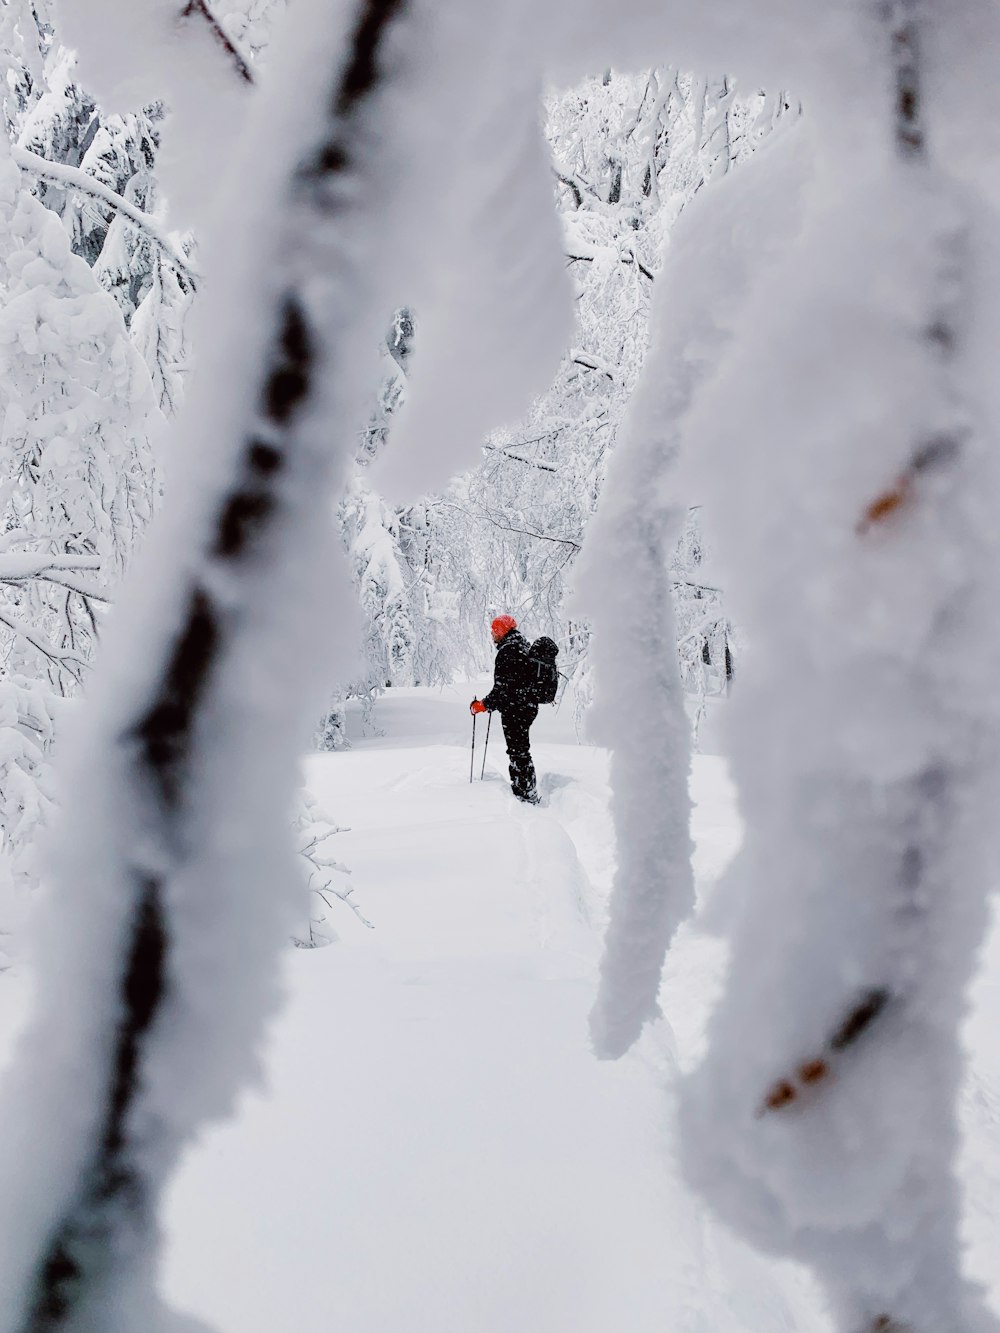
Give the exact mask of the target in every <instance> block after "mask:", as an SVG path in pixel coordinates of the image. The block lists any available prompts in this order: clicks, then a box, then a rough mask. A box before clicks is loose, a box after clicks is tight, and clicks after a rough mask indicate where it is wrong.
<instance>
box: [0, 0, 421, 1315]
mask: <svg viewBox="0 0 1000 1333" xmlns="http://www.w3.org/2000/svg"><path fill="white" fill-rule="evenodd" d="M303 3H305V0H303ZM298 12H299V13H300V16H301V20H300V21H301V27H300V30H299V32H300V48H299V52H298V55H299V60H298V62H297V63H296V64H295V65H294V67H293V68H292V67H290V68H289V70H288V71H287V73H286V78H287V80H288V85H289V86H288V87H280V86H277V84H276V86H275V89H274V94H273V97H272V99H271V101H270V103H269V104H268V105H266V106H262V108H261V111H260V113H259V114H260V115H261V116H262V117H264V118H265V120H264V122H262V123H264V124H266V126H267V131H268V133H269V134H270V136H271V139H270V150H269V151H270V153H271V154H272V155H275V156H274V158H273V161H265V160H264V159H265V157H266V155H265V154H263V153H262V151H261V148H260V142H259V140H258V139H256V138H255V139H254V140H253V142H252V143H250V142H248V147H247V155H248V159H249V161H248V165H247V170H248V171H249V170H253V169H254V167H256V169H257V170H258V171H259V172H260V175H261V177H262V179H261V180H259V181H258V182H256V184H255V187H254V189H253V190H252V191H251V194H252V195H253V197H254V200H255V204H254V206H255V208H257V209H258V211H259V214H260V216H259V224H258V225H256V226H253V227H247V226H246V225H245V208H246V186H245V177H244V178H243V179H241V184H240V191H239V194H238V196H237V197H235V198H234V199H233V201H232V205H231V207H232V210H233V212H232V216H231V222H232V226H231V229H230V233H229V235H227V246H226V249H225V250H224V251H222V252H220V258H219V260H218V262H217V265H216V267H215V269H214V270H213V285H212V292H211V294H210V295H209V296H207V297H206V298H205V299H207V300H214V301H215V302H216V303H217V304H216V307H215V317H216V334H217V336H216V337H215V338H214V339H208V340H206V341H207V344H208V347H207V350H206V353H205V360H203V362H202V365H201V376H200V380H199V381H198V384H197V386H196V387H195V388H193V390H192V393H191V397H190V399H189V403H188V407H187V415H186V416H185V417H184V418H183V419H182V421H181V422H180V423H179V425H178V431H179V433H180V434H181V435H182V437H183V438H185V439H186V440H187V441H188V444H187V448H188V451H189V459H190V458H194V459H195V460H196V462H197V474H196V475H195V476H193V477H189V479H188V482H187V485H188V488H189V489H188V493H187V505H188V509H187V512H186V513H185V512H184V508H183V500H182V498H181V497H182V496H183V485H181V486H180V487H178V486H177V485H176V484H175V487H174V489H173V491H172V501H173V504H174V507H175V508H174V517H173V518H172V519H171V518H169V517H168V518H167V519H166V520H165V526H164V527H161V529H160V533H159V537H158V540H159V543H160V544H159V547H157V545H156V542H157V538H154V539H153V541H152V543H151V545H150V547H149V548H148V549H147V552H146V553H145V559H146V561H147V565H146V571H147V578H148V577H149V571H150V570H155V569H156V568H157V567H158V564H160V563H161V562H162V566H163V567H164V569H165V573H164V575H163V577H162V578H161V579H157V580H154V581H152V582H151V583H147V584H146V585H144V586H141V587H133V589H132V593H131V601H129V600H128V598H127V597H126V599H125V602H124V604H123V605H122V606H121V607H120V608H119V612H118V615H117V617H116V622H115V624H114V626H113V630H114V633H115V634H117V640H116V641H115V640H114V638H113V640H112V643H111V644H109V646H108V649H107V652H106V654H105V658H104V667H105V674H104V677H103V686H102V682H101V681H98V682H97V684H96V686H95V695H96V697H92V699H91V707H90V714H89V716H90V719H91V731H90V735H89V748H88V743H87V742H85V741H81V743H80V744H81V749H80V751H79V753H78V758H77V763H78V767H77V770H76V788H75V790H76V799H75V800H74V801H73V802H70V808H69V809H68V810H67V814H66V819H65V821H64V824H65V832H64V835H63V838H64V841H63V844H62V847H63V851H62V859H61V860H60V861H58V862H57V867H56V870H55V872H54V874H53V880H54V884H55V888H54V896H55V897H56V898H57V899H58V901H59V903H60V908H61V910H62V911H64V912H66V913H67V914H68V916H69V917H70V918H72V919H73V921H74V922H75V925H74V926H67V927H66V928H65V930H64V931H61V932H59V933H60V934H66V935H67V936H68V937H70V938H72V939H73V949H72V952H71V953H70V954H69V955H68V956H67V957H66V958H64V959H63V960H62V963H64V964H65V966H64V967H63V966H59V967H50V970H49V971H48V973H47V974H46V975H47V978H48V980H47V982H44V981H43V982H42V983H41V995H40V1001H39V1005H38V1014H37V1017H36V1020H35V1028H34V1031H29V1032H28V1034H27V1036H26V1038H25V1042H24V1044H23V1046H22V1049H21V1052H20V1059H21V1065H22V1068H24V1069H26V1070H30V1072H29V1073H28V1074H27V1076H26V1077H25V1078H24V1079H23V1080H21V1081H20V1082H18V1081H16V1080H15V1083H14V1094H13V1095H14V1105H11V1104H10V1101H8V1104H7V1105H6V1106H5V1107H4V1108H3V1109H4V1118H5V1122H6V1123H7V1124H8V1125H9V1124H10V1123H11V1118H12V1117H14V1118H15V1119H16V1117H17V1113H18V1112H19V1113H20V1116H21V1117H24V1119H22V1120H21V1121H20V1122H19V1123H25V1120H26V1118H29V1117H30V1116H31V1107H32V1105H33V1104H36V1103H37V1102H38V1101H39V1100H40V1101H41V1102H43V1103H45V1104H51V1103H50V1098H51V1096H53V1095H55V1087H56V1086H57V1085H59V1084H60V1082H61V1080H62V1079H64V1078H65V1077H67V1071H66V1067H65V1063H64V1062H61V1061H51V1060H50V1059H49V1056H48V1051H49V1049H50V1047H51V1045H52V1042H53V1041H55V1040H56V1039H57V1034H58V1041H59V1042H62V1041H64V1040H66V1039H67V1035H68V1034H70V1033H71V1034H72V1035H71V1036H70V1037H69V1038H68V1039H69V1040H70V1042H71V1045H72V1047H73V1049H74V1050H75V1051H76V1052H77V1053H78V1059H79V1063H78V1064H75V1065H74V1066H73V1068H72V1070H71V1071H70V1073H69V1075H68V1076H69V1077H70V1078H71V1079H72V1082H73V1089H74V1097H75V1099H76V1104H77V1105H78V1106H79V1107H80V1113H79V1114H78V1115H77V1116H76V1117H75V1118H74V1120H73V1123H72V1125H70V1126H67V1125H66V1124H65V1123H62V1124H60V1125H59V1126H58V1127H56V1126H55V1124H54V1122H52V1133H51V1134H48V1133H47V1132H46V1131H45V1130H44V1129H42V1130H41V1131H40V1133H39V1134H38V1135H36V1136H35V1138H34V1139H33V1150H32V1152H31V1153H30V1154H28V1155H27V1156H30V1158H31V1161H30V1163H26V1162H19V1161H17V1160H11V1159H10V1157H8V1158H6V1159H5V1160H4V1161H3V1163H2V1177H3V1179H2V1188H0V1195H2V1197H3V1199H4V1211H5V1215H6V1218H14V1217H17V1218H18V1219H19V1222H18V1230H17V1236H16V1244H15V1243H11V1244H9V1245H8V1244H6V1243H5V1245H4V1247H3V1249H2V1252H0V1309H2V1310H3V1311H4V1316H5V1317H6V1318H7V1319H8V1322H9V1326H10V1327H11V1328H12V1329H16V1330H18V1331H19V1333H41V1330H43V1329H44V1330H46V1333H51V1331H52V1330H56V1329H60V1330H63V1329H65V1330H69V1329H74V1330H77V1329H80V1330H82V1329H83V1328H84V1327H91V1328H97V1327H100V1328H108V1329H110V1328H111V1327H112V1326H114V1327H116V1328H117V1327H121V1328H123V1329H124V1328H125V1327H135V1326H137V1325H138V1324H141V1323H143V1322H144V1319H145V1314H146V1311H147V1310H148V1308H149V1303H150V1300H151V1294H150V1286H149V1283H150V1281H151V1273H150V1266H149V1264H148V1262H147V1259H146V1251H147V1249H148V1247H149V1246H150V1245H151V1244H152V1243H153V1240H154V1236H155V1232H156V1221H155V1218H156V1211H157V1204H158V1199H159V1194H160V1191H161V1189H162V1185H163V1181H164V1176H165V1173H166V1171H167V1170H168V1169H169V1167H170V1166H171V1164H172V1163H173V1161H174V1160H175V1158H176V1155H177V1153H178V1152H179V1150H180V1146H181V1145H182V1143H183V1142H184V1140H185V1139H186V1137H187V1136H188V1135H189V1134H190V1133H191V1132H192V1129H193V1127H194V1124H195V1123H196V1122H197V1121H198V1120H200V1119H202V1118H204V1117H205V1116H207V1115H211V1114H218V1113H219V1112H220V1110H223V1109H225V1108H226V1107H228V1106H229V1105H230V1104H231V1101H232V1098H233V1097H234V1095H235V1093H236V1090H237V1088H238V1086H239V1083H240V1081H241V1079H242V1078H243V1077H245V1075H246V1073H247V1072H248V1070H249V1069H250V1068H252V1067H253V1063H254V1056H253V1048H254V1043H255V1040H256V1038H257V1035H258V1033H259V1028H260V1023H261V1021H262V1017H263V1015H264V1014H265V1013H266V1012H267V1011H268V1010H269V1009H270V1008H271V1007H272V1006H273V1004H274V1002H275V998H276V982H275V980H274V967H275V963H276V959H277V954H278V951H279V950H280V949H281V947H282V945H283V942H284V940H286V939H287V935H288V926H289V924H290V917H291V912H292V908H293V903H297V901H298V899H297V896H296V895H294V894H293V893H292V886H291V884H290V882H289V880H288V870H289V867H290V864H291V863H290V862H289V861H288V859H287V852H288V846H287V834H284V835H283V834H282V832H281V825H282V822H283V821H281V819H280V811H281V810H283V809H284V808H286V801H287V794H286V791H287V790H290V789H291V786H292V781H293V774H294V772H295V768H296V765H297V758H298V749H299V736H300V731H301V727H302V722H303V719H302V716H301V714H302V711H303V694H305V696H306V697H307V699H308V696H309V695H310V694H311V691H312V689H313V688H314V687H315V686H317V685H318V682H317V681H315V679H314V678H310V679H305V678H304V677H302V678H300V679H299V681H298V684H297V686H296V687H294V688H288V689H283V690H278V691H275V690H273V688H272V685H273V680H274V676H273V674H272V667H271V666H269V665H268V662H269V661H270V660H271V654H272V651H273V647H274V645H275V644H277V643H280V644H282V645H285V644H286V643H287V637H286V636H287V631H288V629H289V626H290V624H292V623H294V624H295V625H296V626H297V628H296V629H295V630H294V631H293V633H294V634H295V636H296V638H297V639H299V641H301V634H302V632H303V625H307V624H308V623H311V622H312V620H313V619H314V618H313V617H311V616H310V615H309V614H306V615H305V616H304V617H301V619H300V616H299V614H298V612H299V611H300V610H301V608H302V606H303V598H305V605H306V606H308V605H309V601H308V599H309V597H310V596H311V592H312V585H310V587H309V588H308V589H306V590H303V588H302V582H303V579H304V578H306V581H307V582H308V577H307V576H308V575H310V573H311V572H312V571H316V572H315V576H314V577H315V580H317V581H318V580H319V579H320V578H321V577H323V578H325V574H326V570H327V567H328V559H327V556H328V555H329V550H328V543H329V542H330V539H331V534H330V525H329V507H330V503H331V490H332V487H333V485H334V484H335V481H337V480H339V479H340V477H341V476H342V474H343V471H344V469H345V467H346V463H347V459H348V457H349V455H350V451H351V449H352V447H353V423H354V422H356V421H358V420H360V419H361V410H362V403H361V401H359V392H360V391H359V388H358V385H363V384H364V383H365V382H366V376H365V370H364V367H365V356H366V351H365V349H367V348H368V347H371V346H374V344H375V340H376V337H377V331H378V323H379V316H378V314H377V312H378V310H379V309H381V308H384V307H383V306H382V302H383V301H385V300H386V298H387V296H388V292H387V291H386V290H385V287H386V285H387V284H386V280H385V278H384V277H381V276H380V269H381V267H382V266H381V265H380V264H379V263H378V262H376V261H377V258H378V241H377V239H376V237H377V235H378V228H379V225H380V223H381V224H382V225H383V227H384V228H388V227H389V226H390V225H391V219H392V217H393V215H394V214H395V213H396V212H397V211H398V210H396V209H394V208H393V207H391V206H390V204H389V201H388V198H387V195H388V193H389V192H390V191H391V188H392V185H393V182H394V181H395V179H396V176H397V170H398V163H397V162H396V160H395V159H394V157H393V154H392V149H391V147H390V141H389V140H388V139H387V136H386V133H385V126H384V125H383V124H381V123H380V121H379V115H380V113H381V114H382V115H383V116H385V115H386V112H385V110H384V107H385V100H386V95H387V94H386V90H387V89H388V88H389V87H391V85H392V83H393V81H394V80H395V79H398V78H399V77H400V75H401V72H402V71H403V70H405V69H406V68H407V62H406V48H405V46H404V44H403V40H402V37H401V35H400V34H399V33H398V32H397V31H396V30H397V28H399V27H401V26H402V25H403V23H404V22H405V20H406V19H407V17H408V7H407V5H406V3H405V0H359V3H358V4H357V6H356V10H355V16H354V22H353V24H352V26H351V31H350V35H349V41H348V48H347V51H346V53H343V54H342V53H341V52H340V50H339V49H338V42H339V41H340V40H341V38H340V36H339V34H340V27H339V24H338V23H337V22H336V21H335V20H334V19H333V18H332V17H331V15H330V13H329V9H328V6H327V5H326V4H325V3H322V2H321V0H317V3H315V4H313V5H311V6H310V5H306V8H305V10H302V8H301V5H300V6H299V7H298ZM289 59H290V57H289ZM293 101H294V102H295V103H296V107H295V108H293V107H292V105H291V103H292V102H293ZM300 105H305V106H307V107H308V108H310V109H311V110H312V116H311V117H309V116H307V117H302V116H301V115H300V113H299V111H298V109H297V107H298V106H300ZM275 121H277V122H278V123H280V124H283V125H284V126H285V128H284V130H283V131H282V132H277V133H276V132H275V124H274V122H275ZM259 128H260V127H258V129H259ZM232 237H239V238H240V240H239V243H238V244H236V245H234V244H233V243H232V239H231V238H232ZM387 243H388V242H387ZM248 289H249V290H248ZM257 321H262V323H257ZM213 357H214V361H213ZM331 430H333V431H334V433H335V435H336V436H337V438H338V439H339V442H340V449H339V450H337V449H331V439H330V434H331ZM171 522H172V523H173V527H172V528H171ZM320 570H322V571H323V574H322V575H321V574H320V573H319V571H320ZM136 642H139V643H140V644H141V645H142V651H141V652H140V653H138V654H137V653H136V650H135V644H136ZM269 645H270V646H269ZM281 651H282V653H284V651H285V649H284V646H283V647H282V650H281ZM316 655H317V654H316V653H315V651H314V650H301V651H300V657H301V658H302V661H303V669H304V670H309V671H311V670H312V669H313V668H309V667H308V666H307V665H306V664H308V663H309V662H310V661H311V660H313V659H314V658H315V656H316ZM286 665H287V659H286ZM262 671H263V673H264V674H263V676H262V675H261V672H262ZM120 673H124V676H125V677H126V678H127V681H128V683H127V684H125V683H124V682H123V680H122V679H121V674H120ZM254 680H256V681H257V684H256V685H254V684H253V683H252V682H253V681H254ZM265 681H266V682H267V683H266V685H265V686H264V696H263V697H262V696H261V695H260V693H259V690H260V687H261V685H262V684H264V682H265ZM248 697H251V698H256V699H257V701H258V702H257V705H256V706H255V712H254V724H253V726H252V727H248V726H247V714H246V700H247V698H248ZM262 760H263V763H262V762H261V761H262ZM247 773H253V774H255V775H256V776H255V777H254V780H253V781H251V782H249V783H248V782H247V781H246V780H245V777H244V775H245V774H247ZM223 774H227V775H228V776H223ZM233 828H239V829H240V830H241V835H240V837H239V838H238V839H237V840H236V843H234V841H233V839H232V836H231V831H232V829H233ZM207 940H211V948H210V949H208V950H207V951H206V948H205V943H206V941H207ZM95 959H98V960H99V962H98V963H95ZM206 966H207V967H208V969H209V974H208V975H206V974H204V971H203V970H204V968H205V967H206ZM55 973H59V975H58V978H57V977H56V976H55V975H54V974H55ZM220 977H221V978H224V982H223V992H224V993H223V996H222V998H221V999H217V998H216V993H217V987H218V986H219V979H220ZM46 986H47V987H48V989H47V990H46ZM67 996H72V997H73V1002H72V1004H70V1005H69V1006H68V1010H69V1012H65V1011H66V1010H67V1005H66V1003H65V1001H66V998H67ZM53 1024H55V1029H53V1026H52V1025H53ZM37 1053H41V1055H37ZM36 1055H37V1061H36ZM182 1066H183V1070H184V1073H183V1084H184V1087H185V1093H184V1097H183V1098H182V1099H181V1101H180V1102H178V1100H177V1097H176V1088H177V1087H178V1086H179V1081H180V1080H181V1074H180V1069H181V1067H182ZM81 1071H83V1072H82V1073H81ZM19 1095H20V1097H21V1099H22V1100H21V1101H20V1102H18V1100H17V1098H18V1096H19ZM57 1100H58V1095H57ZM39 1171H41V1172H42V1173H43V1174H45V1180H46V1183H45V1185H44V1187H43V1186H40V1184H39ZM17 1199H21V1200H22V1203H23V1208H22V1207H19V1206H18V1204H17V1203H16V1202H15V1201H16V1200H17ZM29 1199H30V1200H32V1201H33V1202H32V1203H31V1204H30V1206H29V1202H28V1201H29ZM5 1225H6V1223H5ZM13 1239H14V1238H11V1237H10V1235H9V1233H8V1234H7V1235H5V1242H6V1241H7V1240H12V1241H13Z"/></svg>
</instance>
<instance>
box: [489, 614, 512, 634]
mask: <svg viewBox="0 0 1000 1333" xmlns="http://www.w3.org/2000/svg"><path fill="white" fill-rule="evenodd" d="M490 629H491V630H492V631H493V637H494V639H502V638H503V637H504V635H505V634H509V633H510V632H511V630H512V629H517V621H516V620H515V619H514V617H513V616H497V618H496V620H494V622H493V624H492V625H491V626H490Z"/></svg>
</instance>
